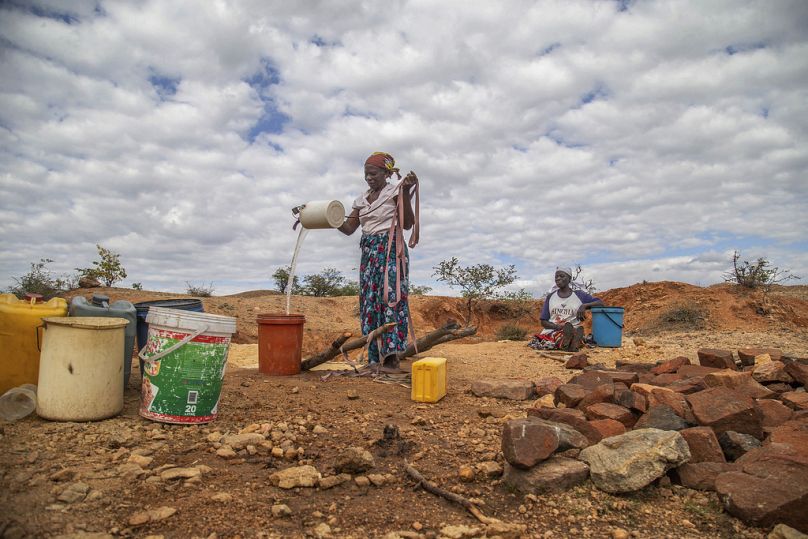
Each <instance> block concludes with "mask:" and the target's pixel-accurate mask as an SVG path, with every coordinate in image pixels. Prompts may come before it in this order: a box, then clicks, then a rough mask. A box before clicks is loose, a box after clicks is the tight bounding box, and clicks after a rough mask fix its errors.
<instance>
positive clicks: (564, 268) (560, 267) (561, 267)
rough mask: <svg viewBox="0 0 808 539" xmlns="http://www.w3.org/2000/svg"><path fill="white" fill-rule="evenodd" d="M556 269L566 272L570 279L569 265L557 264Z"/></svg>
mask: <svg viewBox="0 0 808 539" xmlns="http://www.w3.org/2000/svg"><path fill="white" fill-rule="evenodd" d="M556 271H560V272H562V273H566V274H567V275H569V276H570V279H572V268H570V267H569V266H558V267H556Z"/></svg>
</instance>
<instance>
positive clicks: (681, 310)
mask: <svg viewBox="0 0 808 539" xmlns="http://www.w3.org/2000/svg"><path fill="white" fill-rule="evenodd" d="M707 318H708V312H707V310H706V309H705V308H704V307H702V306H701V305H690V304H683V303H680V304H677V305H672V306H671V307H669V308H668V309H666V310H664V311H663V312H662V314H660V315H659V325H660V326H665V327H670V326H673V327H676V328H681V329H704V328H705V327H706V326H707Z"/></svg>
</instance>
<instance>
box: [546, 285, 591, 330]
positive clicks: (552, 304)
mask: <svg viewBox="0 0 808 539" xmlns="http://www.w3.org/2000/svg"><path fill="white" fill-rule="evenodd" d="M579 295H580V296H584V298H583V299H586V300H587V301H586V303H590V302H592V301H593V300H594V299H595V298H593V297H592V296H590V295H589V294H587V293H586V292H581V291H573V292H572V294H570V296H569V297H568V298H560V297H558V291H556V292H553V293H552V294H550V295H549V296H547V299H546V300H545V301H544V306H543V307H542V314H541V316H540V318H541V319H542V320H549V321H550V322H552V323H554V324H558V325H561V326H563V325H564V324H565V323H567V322H569V323H570V324H572V325H573V326H574V327H578V326H580V325H581V321H580V320H578V316H577V315H578V307H580V306H581V305H583V303H584V302H583V301H582V300H581V298H580V297H579ZM548 315H549V316H548ZM545 316H548V317H547V318H545ZM553 331H555V330H554V329H545V330H544V331H542V333H543V334H545V335H546V334H548V333H552V332H553Z"/></svg>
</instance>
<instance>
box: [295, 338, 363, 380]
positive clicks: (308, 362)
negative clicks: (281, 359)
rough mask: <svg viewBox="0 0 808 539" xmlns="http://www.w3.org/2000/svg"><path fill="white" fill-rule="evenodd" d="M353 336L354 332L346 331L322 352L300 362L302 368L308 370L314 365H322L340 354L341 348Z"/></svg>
mask: <svg viewBox="0 0 808 539" xmlns="http://www.w3.org/2000/svg"><path fill="white" fill-rule="evenodd" d="M352 336H353V333H351V332H348V331H346V332H345V333H343V334H342V335H340V336H339V338H338V339H336V340H335V341H334V342H332V343H331V347H330V348H329V349H328V350H326V351H324V352H320V353H319V354H317V355H314V356H311V357H310V358H306V359H305V360H303V362H302V363H301V364H300V369H301V370H304V371H307V370H309V369H310V368H312V367H316V366H317V365H322V364H323V363H325V362H327V361H329V360H331V359H333V358H335V357H336V356H337V354H339V350H340V348H341V347H342V345H344V344H345V341H347V340H348V339H350V338H351V337H352Z"/></svg>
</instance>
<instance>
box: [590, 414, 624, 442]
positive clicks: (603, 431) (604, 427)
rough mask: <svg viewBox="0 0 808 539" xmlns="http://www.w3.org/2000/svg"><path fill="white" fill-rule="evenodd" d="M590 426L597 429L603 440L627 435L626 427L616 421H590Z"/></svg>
mask: <svg viewBox="0 0 808 539" xmlns="http://www.w3.org/2000/svg"><path fill="white" fill-rule="evenodd" d="M589 424H590V425H592V426H593V427H595V428H596V429H597V430H598V432H600V435H601V436H602V437H603V438H609V437H611V436H619V435H620V434H625V433H626V426H625V425H623V424H622V423H621V422H619V421H615V420H614V419H595V420H593V421H590V422H589Z"/></svg>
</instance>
